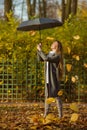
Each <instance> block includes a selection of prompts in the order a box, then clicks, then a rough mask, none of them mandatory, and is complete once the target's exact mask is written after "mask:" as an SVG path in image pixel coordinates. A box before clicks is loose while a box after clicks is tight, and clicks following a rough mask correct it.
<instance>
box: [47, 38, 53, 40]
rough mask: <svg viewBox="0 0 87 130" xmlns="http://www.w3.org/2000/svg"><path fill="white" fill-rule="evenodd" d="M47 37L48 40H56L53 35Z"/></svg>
mask: <svg viewBox="0 0 87 130" xmlns="http://www.w3.org/2000/svg"><path fill="white" fill-rule="evenodd" d="M46 39H47V40H54V38H53V37H47V38H46Z"/></svg>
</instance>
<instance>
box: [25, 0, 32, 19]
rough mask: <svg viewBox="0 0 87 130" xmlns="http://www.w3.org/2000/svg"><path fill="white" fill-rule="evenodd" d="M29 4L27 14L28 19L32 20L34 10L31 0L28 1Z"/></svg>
mask: <svg viewBox="0 0 87 130" xmlns="http://www.w3.org/2000/svg"><path fill="white" fill-rule="evenodd" d="M26 3H27V14H28V19H30V17H31V15H32V9H31V0H26Z"/></svg>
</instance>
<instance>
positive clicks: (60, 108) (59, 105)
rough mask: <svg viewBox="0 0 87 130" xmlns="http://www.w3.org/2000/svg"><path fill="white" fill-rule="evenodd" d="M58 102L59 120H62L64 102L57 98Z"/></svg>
mask: <svg viewBox="0 0 87 130" xmlns="http://www.w3.org/2000/svg"><path fill="white" fill-rule="evenodd" d="M56 102H57V109H58V114H59V118H61V117H62V100H61V98H60V97H57V98H56Z"/></svg>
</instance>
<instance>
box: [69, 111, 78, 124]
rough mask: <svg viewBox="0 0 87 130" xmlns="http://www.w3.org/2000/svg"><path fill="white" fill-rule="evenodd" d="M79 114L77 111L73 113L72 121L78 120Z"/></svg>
mask: <svg viewBox="0 0 87 130" xmlns="http://www.w3.org/2000/svg"><path fill="white" fill-rule="evenodd" d="M78 117H79V115H78V114H77V113H73V114H72V115H71V119H70V122H76V121H77V120H78Z"/></svg>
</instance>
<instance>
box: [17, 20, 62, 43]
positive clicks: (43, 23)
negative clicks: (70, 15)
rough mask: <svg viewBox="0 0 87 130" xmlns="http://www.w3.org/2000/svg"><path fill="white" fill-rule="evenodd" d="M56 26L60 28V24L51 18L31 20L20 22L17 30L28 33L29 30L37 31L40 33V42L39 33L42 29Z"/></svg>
mask: <svg viewBox="0 0 87 130" xmlns="http://www.w3.org/2000/svg"><path fill="white" fill-rule="evenodd" d="M57 26H62V22H60V21H59V20H57V19H51V18H36V19H33V20H28V21H24V22H22V23H21V24H20V25H19V26H18V28H17V30H20V31H30V30H39V33H40V41H41V31H40V30H43V29H48V28H54V27H57Z"/></svg>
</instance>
